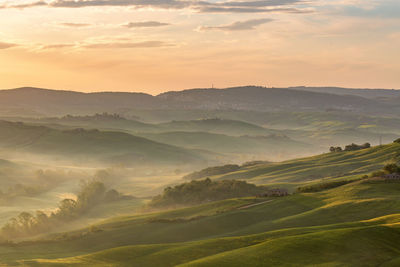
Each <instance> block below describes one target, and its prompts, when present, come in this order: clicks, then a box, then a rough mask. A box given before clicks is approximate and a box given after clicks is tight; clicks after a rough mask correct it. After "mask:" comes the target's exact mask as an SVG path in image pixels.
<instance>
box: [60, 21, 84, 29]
mask: <svg viewBox="0 0 400 267" xmlns="http://www.w3.org/2000/svg"><path fill="white" fill-rule="evenodd" d="M59 25H61V26H64V27H71V28H82V27H89V26H91V24H89V23H74V22H63V23H60V24H59Z"/></svg>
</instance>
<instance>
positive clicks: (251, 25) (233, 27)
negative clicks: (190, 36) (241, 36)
mask: <svg viewBox="0 0 400 267" xmlns="http://www.w3.org/2000/svg"><path fill="white" fill-rule="evenodd" d="M271 21H273V20H272V19H268V18H265V19H251V20H246V21H236V22H234V23H231V24H228V25H220V26H200V27H199V28H198V30H199V31H210V30H220V31H246V30H254V29H255V28H256V27H257V26H259V25H262V24H265V23H268V22H271Z"/></svg>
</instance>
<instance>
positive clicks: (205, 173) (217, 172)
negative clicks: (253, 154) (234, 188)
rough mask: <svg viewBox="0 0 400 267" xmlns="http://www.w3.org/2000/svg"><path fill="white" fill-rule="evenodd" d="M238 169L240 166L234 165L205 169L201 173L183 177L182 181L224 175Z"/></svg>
mask: <svg viewBox="0 0 400 267" xmlns="http://www.w3.org/2000/svg"><path fill="white" fill-rule="evenodd" d="M239 169H240V166H239V165H236V164H227V165H224V166H217V167H209V168H205V169H203V170H201V171H197V172H193V173H190V174H188V175H186V176H184V177H183V179H187V180H195V179H200V178H203V177H207V176H213V175H220V174H224V173H229V172H234V171H237V170H239Z"/></svg>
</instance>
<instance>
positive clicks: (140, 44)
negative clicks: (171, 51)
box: [82, 41, 172, 49]
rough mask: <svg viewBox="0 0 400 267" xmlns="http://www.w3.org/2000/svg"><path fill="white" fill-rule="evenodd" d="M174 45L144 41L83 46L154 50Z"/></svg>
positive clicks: (87, 46)
mask: <svg viewBox="0 0 400 267" xmlns="http://www.w3.org/2000/svg"><path fill="white" fill-rule="evenodd" d="M167 46H172V44H169V43H166V42H163V41H144V42H110V43H96V44H87V45H83V46H82V47H84V48H89V49H110V48H112V49H114V48H152V47H167Z"/></svg>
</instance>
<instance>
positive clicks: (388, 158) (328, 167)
mask: <svg viewBox="0 0 400 267" xmlns="http://www.w3.org/2000/svg"><path fill="white" fill-rule="evenodd" d="M399 159H400V144H398V143H393V144H389V145H383V146H375V147H372V148H369V149H363V150H359V151H352V152H338V153H329V152H327V153H325V154H322V155H317V156H313V157H307V158H300V159H295V160H289V161H284V162H278V163H267V164H257V165H254V166H250V167H242V168H241V169H240V170H238V171H235V172H231V173H228V174H224V175H220V176H213V177H212V178H215V179H246V180H248V181H252V182H255V183H257V184H274V183H288V186H290V184H293V185H296V186H297V185H299V184H304V183H310V182H311V183H312V182H320V181H325V180H334V179H345V178H346V179H354V178H357V177H361V176H363V175H365V174H369V173H370V172H371V171H374V170H377V169H380V168H382V167H383V166H384V165H385V164H386V163H390V162H393V161H396V160H399Z"/></svg>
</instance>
